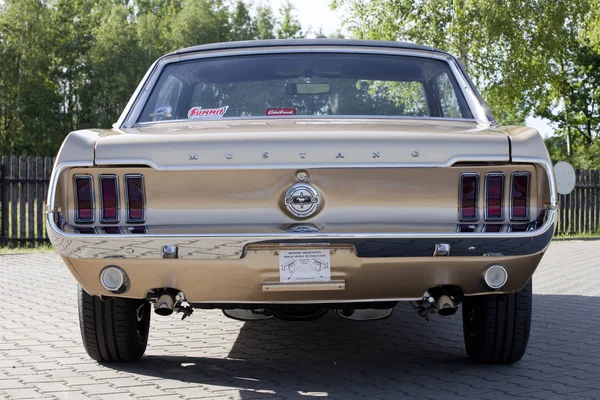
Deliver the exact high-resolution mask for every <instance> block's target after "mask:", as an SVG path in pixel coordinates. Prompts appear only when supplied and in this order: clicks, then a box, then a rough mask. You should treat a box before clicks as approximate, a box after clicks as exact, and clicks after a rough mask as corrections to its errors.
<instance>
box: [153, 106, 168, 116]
mask: <svg viewBox="0 0 600 400" xmlns="http://www.w3.org/2000/svg"><path fill="white" fill-rule="evenodd" d="M172 115H173V107H171V106H162V107H158V108H157V109H156V110H154V112H153V113H152V114H150V116H151V117H167V118H171V116H172Z"/></svg>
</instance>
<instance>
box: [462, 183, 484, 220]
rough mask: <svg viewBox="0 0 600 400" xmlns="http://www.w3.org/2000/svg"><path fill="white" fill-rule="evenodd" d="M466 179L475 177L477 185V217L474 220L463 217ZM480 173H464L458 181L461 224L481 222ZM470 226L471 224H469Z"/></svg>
mask: <svg viewBox="0 0 600 400" xmlns="http://www.w3.org/2000/svg"><path fill="white" fill-rule="evenodd" d="M464 177H475V178H476V179H475V184H476V190H475V200H474V201H475V217H473V218H465V217H463V209H462V202H463V199H462V197H463V196H462V193H463V178H464ZM479 181H480V179H479V172H463V173H462V174H460V178H459V181H458V220H459V221H461V222H477V221H479V190H480V184H479ZM467 225H469V224H467Z"/></svg>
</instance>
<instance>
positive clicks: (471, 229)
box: [458, 224, 477, 232]
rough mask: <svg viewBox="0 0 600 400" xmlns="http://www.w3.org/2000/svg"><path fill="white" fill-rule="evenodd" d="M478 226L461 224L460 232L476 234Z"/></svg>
mask: <svg viewBox="0 0 600 400" xmlns="http://www.w3.org/2000/svg"><path fill="white" fill-rule="evenodd" d="M476 231H477V225H469V224H460V225H458V232H476Z"/></svg>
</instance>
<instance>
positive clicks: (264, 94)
mask: <svg viewBox="0 0 600 400" xmlns="http://www.w3.org/2000/svg"><path fill="white" fill-rule="evenodd" d="M323 43H324V42H320V43H319V45H318V46H317V45H314V46H313V45H309V46H306V47H302V46H299V47H296V46H287V47H286V46H278V45H275V44H272V45H269V46H267V47H265V48H256V47H251V46H249V47H243V46H242V48H241V49H236V50H228V51H218V50H214V49H208V50H206V51H196V50H194V51H189V53H179V54H174V55H170V56H166V57H165V58H163V59H161V60H160V61H159V62H158V63H157V64H156V65H155V66H154V67H153V69H152V70H151V72H150V73H149V75H148V76H147V77H146V79H145V81H143V82H142V84H141V85H140V88H139V89H138V91H137V92H136V94H135V95H134V99H133V100H132V102H130V106H129V107H128V109H126V110H125V112H124V114H123V117H122V118H121V120H120V121H119V124H118V127H117V128H115V129H113V130H110V131H82V132H74V133H72V134H71V135H70V137H69V138H68V139H67V141H66V142H65V145H64V146H63V149H62V150H61V153H60V154H59V157H58V161H57V165H56V168H55V172H54V174H53V179H52V183H51V187H50V193H49V202H48V204H49V213H48V232H49V236H50V239H51V241H52V243H53V244H54V246H55V247H56V249H57V251H58V252H59V253H60V254H61V256H63V258H64V260H65V263H66V264H67V266H68V267H69V268H70V269H71V271H72V272H73V274H74V276H75V277H76V278H77V280H78V282H79V283H80V284H81V286H82V287H83V289H84V292H83V293H84V295H83V296H84V297H83V298H84V300H85V299H87V300H85V301H83V303H80V305H81V304H83V307H84V308H85V307H91V308H92V309H94V307H98V306H97V304H96V303H95V301H96V300H95V299H96V298H100V296H102V297H105V298H110V299H122V300H118V301H125V302H127V301H131V302H136V303H135V304H138V305H139V307H137V308H136V307H132V309H136V310H138V311H136V312H137V314H136V315H137V316H138V317H139V318H138V319H139V320H140V321H145V319H143V318H142V317H143V316H144V315H145V314H144V313H146V312H147V311H146V308H142V307H145V305H146V304H148V303H147V302H151V303H154V304H155V308H156V311H157V312H158V313H159V314H162V315H166V314H169V313H170V312H172V311H173V310H175V311H182V312H184V313H185V314H184V315H188V314H189V313H190V312H191V310H192V309H193V308H223V309H225V310H227V311H226V313H227V314H228V315H229V316H232V317H234V318H241V319H260V318H263V317H264V318H268V317H272V316H277V317H279V318H283V319H311V318H316V317H318V316H320V315H322V314H323V313H324V312H326V311H327V310H329V309H335V310H337V311H338V314H339V315H340V316H342V317H345V318H351V319H374V318H378V317H382V316H387V315H389V313H390V312H391V309H392V308H393V306H394V305H395V304H396V303H397V302H399V301H410V302H412V303H413V305H414V306H415V308H416V309H417V311H418V312H419V313H420V314H421V315H423V316H427V315H428V314H430V313H433V312H439V313H440V314H442V315H450V314H453V313H454V312H455V311H456V309H457V305H458V304H460V303H461V302H463V301H465V302H466V301H467V299H469V298H477V297H480V298H482V299H484V298H485V299H488V298H490V295H491V294H493V296H496V297H494V298H493V299H494V301H496V300H498V299H511V298H513V297H514V296H518V293H522V289H523V288H524V287H525V289H524V290H528V289H527V287H530V286H528V285H530V283H529V282H530V278H531V276H532V274H533V272H534V271H535V269H536V267H537V265H538V263H539V261H540V260H541V258H542V256H543V253H544V251H545V249H546V248H547V246H548V244H549V242H550V240H551V237H552V234H553V232H554V227H555V222H556V221H555V220H556V194H555V184H554V177H553V173H552V167H551V165H550V164H549V161H548V155H547V152H546V150H545V148H544V147H543V143H541V139H540V138H539V135H538V134H537V132H535V131H534V130H528V129H520V128H509V129H500V128H498V127H497V126H495V125H494V123H493V121H491V120H490V119H489V117H488V116H487V115H488V113H487V112H486V108H485V105H484V104H482V103H481V102H480V100H479V98H478V96H477V93H476V90H475V89H474V88H473V87H472V86H471V85H470V84H469V81H468V78H467V77H466V76H465V75H464V73H463V72H462V69H461V67H460V66H459V65H458V63H457V62H456V61H455V60H454V58H452V57H451V56H448V55H447V54H445V53H441V52H436V51H433V50H430V49H425V48H422V49H415V48H394V47H393V46H391V47H389V48H384V49H382V48H371V47H369V46H368V45H366V44H364V43H363V44H362V45H360V46H345V45H342V44H341V43H342V42H337V43H338V44H337V45H323V46H321V44H323ZM367 60H368V64H367V63H366V61H367ZM540 144H541V147H540ZM85 296H87V297H85ZM507 296H508V297H507ZM510 296H513V297H510ZM86 301H87V303H86ZM114 301H117V300H114ZM126 304H129V303H126ZM132 304H133V303H132ZM474 304H479V305H480V304H481V302H479V303H474ZM473 307H474V306H473ZM473 307H472V308H473ZM140 310H141V311H142V312H141V314H140ZM374 310H375V311H374ZM132 312H133V311H132ZM93 315H95V314H92V316H93ZM103 315H104V314H103ZM148 318H149V317H148ZM477 321H478V320H476V322H477ZM136 329H137V328H136ZM478 329H479V328H478ZM481 329H483V328H481ZM481 329H480V330H481ZM474 331H475V330H474V329H471V330H469V332H474ZM477 332H479V331H477ZM523 334H524V332H523ZM527 336H528V331H527ZM478 343H479V342H478ZM89 346H90V348H93V347H94V344H93V343H90V344H89ZM471 348H473V346H471ZM523 351H524V347H523ZM88 352H89V351H88ZM473 352H475V353H477V354H480V353H481V351H479V350H477V351H475V350H473ZM96 353H97V352H96ZM142 353H143V351H142ZM98 354H99V353H98ZM106 354H108V353H106ZM106 354H105V355H104V356H98V357H95V358H96V359H103V360H107V359H114V358H115V357H113V356H111V355H106ZM515 354H516V355H513V356H511V357H508V356H506V357H501V358H498V360H499V361H502V362H509V361H510V362H512V361H515V360H516V359H518V358H520V356H519V354H521V353H520V350H518V349H517V350H516V353H515ZM140 355H141V354H140ZM521 355H522V354H521ZM133 358H135V357H133ZM488 358H489V357H488ZM511 360H512V361H511ZM484 361H485V360H484Z"/></svg>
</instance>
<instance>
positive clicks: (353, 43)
mask: <svg viewBox="0 0 600 400" xmlns="http://www.w3.org/2000/svg"><path fill="white" fill-rule="evenodd" d="M275 46H290V47H293V46H323V47H327V46H348V47H379V48H394V49H407V50H424V51H431V52H435V53H442V54H448V53H446V52H444V51H441V50H438V49H436V48H435V47H431V46H424V45H421V44H416V43H405V42H389V41H382V40H356V39H271V40H246V41H241V42H223V43H211V44H203V45H199V46H192V47H186V48H183V49H179V50H176V51H174V52H172V53H169V54H168V55H172V54H186V53H196V52H202V51H213V50H233V49H248V48H253V47H257V48H258V47H263V48H264V47H275ZM448 55H450V54H448Z"/></svg>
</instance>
